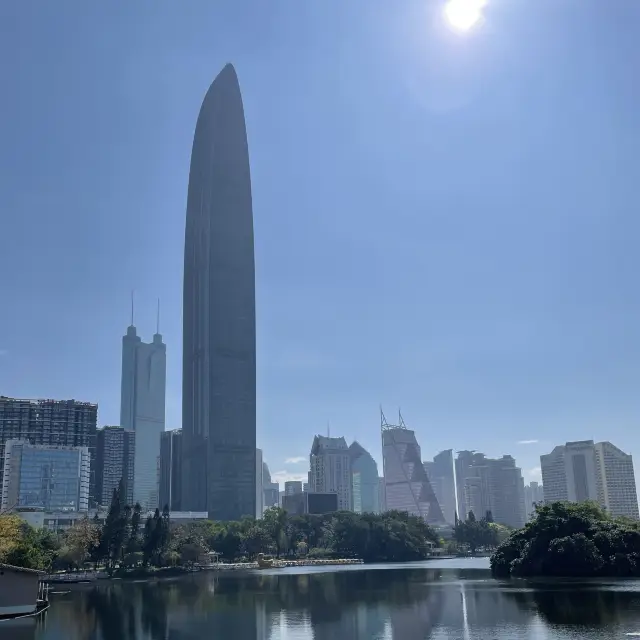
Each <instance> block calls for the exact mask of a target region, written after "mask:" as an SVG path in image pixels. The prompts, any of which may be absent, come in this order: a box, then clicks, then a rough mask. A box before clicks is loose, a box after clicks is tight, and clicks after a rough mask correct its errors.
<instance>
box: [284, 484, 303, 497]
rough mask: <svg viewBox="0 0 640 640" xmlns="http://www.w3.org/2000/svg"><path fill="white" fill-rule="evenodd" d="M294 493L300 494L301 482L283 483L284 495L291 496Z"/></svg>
mask: <svg viewBox="0 0 640 640" xmlns="http://www.w3.org/2000/svg"><path fill="white" fill-rule="evenodd" d="M296 493H302V481H301V480H287V481H286V482H285V483H284V495H285V496H292V495H294V494H296Z"/></svg>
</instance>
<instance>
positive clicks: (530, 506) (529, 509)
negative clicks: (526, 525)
mask: <svg viewBox="0 0 640 640" xmlns="http://www.w3.org/2000/svg"><path fill="white" fill-rule="evenodd" d="M539 504H540V505H542V504H544V489H543V487H542V485H541V484H540V483H538V482H535V481H532V482H530V483H529V484H526V485H525V486H524V513H525V519H526V520H527V522H528V521H529V520H531V518H532V517H533V515H534V513H535V511H536V506H537V505H539Z"/></svg>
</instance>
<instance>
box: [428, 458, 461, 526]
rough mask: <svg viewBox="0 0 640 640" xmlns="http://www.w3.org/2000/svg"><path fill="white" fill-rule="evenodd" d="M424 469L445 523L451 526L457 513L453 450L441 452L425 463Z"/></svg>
mask: <svg viewBox="0 0 640 640" xmlns="http://www.w3.org/2000/svg"><path fill="white" fill-rule="evenodd" d="M424 468H425V471H426V472H427V476H428V477H429V482H431V486H432V487H433V491H434V493H435V494H436V498H437V499H438V504H439V505H440V509H442V515H443V516H444V520H445V522H448V523H449V524H453V523H454V522H455V516H456V512H457V506H456V483H455V477H454V471H453V450H452V449H446V450H445V451H441V452H440V453H439V454H438V455H436V456H434V458H433V460H432V461H427V462H425V463H424Z"/></svg>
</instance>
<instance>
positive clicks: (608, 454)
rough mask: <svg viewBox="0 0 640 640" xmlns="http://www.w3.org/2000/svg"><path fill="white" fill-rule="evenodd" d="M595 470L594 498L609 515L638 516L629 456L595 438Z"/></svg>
mask: <svg viewBox="0 0 640 640" xmlns="http://www.w3.org/2000/svg"><path fill="white" fill-rule="evenodd" d="M595 450H596V472H597V474H598V478H597V486H598V501H599V502H600V504H601V505H602V506H603V507H604V508H605V509H606V510H607V512H608V513H610V514H611V515H612V516H616V517H617V516H626V517H627V518H634V519H636V520H637V519H638V517H640V516H639V514H638V494H637V490H636V477H635V473H634V471H633V457H632V456H631V455H630V454H628V453H625V452H624V451H622V450H620V449H618V447H616V446H614V445H613V444H611V443H610V442H598V443H596V445H595Z"/></svg>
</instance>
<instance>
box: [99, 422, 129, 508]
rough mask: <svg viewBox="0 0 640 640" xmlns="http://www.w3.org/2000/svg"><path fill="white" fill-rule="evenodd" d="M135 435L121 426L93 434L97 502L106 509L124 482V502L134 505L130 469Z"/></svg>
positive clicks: (107, 428) (106, 428)
mask: <svg viewBox="0 0 640 640" xmlns="http://www.w3.org/2000/svg"><path fill="white" fill-rule="evenodd" d="M135 450H136V434H135V431H127V430H126V429H123V428H122V427H115V426H112V427H103V428H102V429H98V431H97V432H96V464H95V469H96V502H97V503H98V504H100V505H102V506H105V507H108V506H109V505H110V504H111V497H112V496H113V492H114V490H115V489H117V488H118V487H119V486H120V481H121V480H122V481H123V482H124V490H125V501H126V504H128V505H129V506H130V507H132V506H133V505H134V504H135V503H134V502H133V470H134V464H135Z"/></svg>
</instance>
